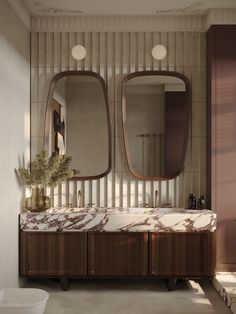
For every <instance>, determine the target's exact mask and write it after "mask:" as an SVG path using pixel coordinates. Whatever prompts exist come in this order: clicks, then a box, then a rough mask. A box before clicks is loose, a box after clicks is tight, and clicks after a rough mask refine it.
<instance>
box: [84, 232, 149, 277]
mask: <svg viewBox="0 0 236 314" xmlns="http://www.w3.org/2000/svg"><path fill="white" fill-rule="evenodd" d="M88 243H89V246H88V274H89V275H92V276H146V275H148V233H143V232H107V233H105V232H92V233H89V234H88Z"/></svg>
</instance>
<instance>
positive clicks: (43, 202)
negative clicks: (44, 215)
mask: <svg viewBox="0 0 236 314" xmlns="http://www.w3.org/2000/svg"><path fill="white" fill-rule="evenodd" d="M50 207H51V200H50V198H49V197H48V196H46V195H45V191H44V188H43V187H42V186H33V187H32V188H31V196H30V197H27V198H26V199H25V208H26V209H28V210H30V211H32V212H41V211H44V210H47V209H49V208H50Z"/></svg>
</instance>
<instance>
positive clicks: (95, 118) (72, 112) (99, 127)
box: [45, 71, 111, 179]
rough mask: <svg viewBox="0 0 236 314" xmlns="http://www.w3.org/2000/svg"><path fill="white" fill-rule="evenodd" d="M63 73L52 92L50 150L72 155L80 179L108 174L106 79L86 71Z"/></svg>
mask: <svg viewBox="0 0 236 314" xmlns="http://www.w3.org/2000/svg"><path fill="white" fill-rule="evenodd" d="M63 74H64V75H63ZM59 76H60V77H59V78H58V77H57V79H56V80H55V79H54V81H53V84H51V88H50V92H49V99H48V106H47V117H48V119H46V120H47V121H48V123H46V129H47V130H46V132H45V134H46V137H47V139H48V141H47V142H48V149H49V151H50V150H51V151H58V152H59V153H62V154H63V153H66V154H68V155H70V156H71V157H72V163H71V167H72V168H74V169H77V170H79V176H78V177H77V178H78V179H89V178H96V177H101V176H104V175H105V174H107V173H108V171H109V170H110V167H111V161H110V149H111V148H110V132H111V130H110V121H109V110H108V104H107V99H106V94H105V86H104V82H103V79H102V78H101V77H100V76H98V74H96V73H93V72H90V73H88V74H86V73H84V72H83V71H81V72H79V71H72V72H69V71H68V72H65V73H62V74H61V73H60V74H59ZM47 124H48V125H47ZM47 134H48V136H47Z"/></svg>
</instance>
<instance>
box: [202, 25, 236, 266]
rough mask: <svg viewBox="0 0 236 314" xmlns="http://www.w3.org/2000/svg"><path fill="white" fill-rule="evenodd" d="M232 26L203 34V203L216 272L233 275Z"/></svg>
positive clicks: (235, 137)
mask: <svg viewBox="0 0 236 314" xmlns="http://www.w3.org/2000/svg"><path fill="white" fill-rule="evenodd" d="M235 73H236V26H235V25H213V26H211V28H210V29H209V30H208V32H207V201H208V204H207V205H208V206H211V209H212V210H214V211H215V212H216V213H217V270H218V271H236V250H235V238H236V223H235V218H236V215H235V191H236V170H235V169H236V168H235V161H236V105H235V104H236V75H235Z"/></svg>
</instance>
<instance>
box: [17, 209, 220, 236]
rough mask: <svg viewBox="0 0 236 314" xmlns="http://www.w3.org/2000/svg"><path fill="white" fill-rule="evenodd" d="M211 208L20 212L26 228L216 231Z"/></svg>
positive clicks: (29, 229)
mask: <svg viewBox="0 0 236 314" xmlns="http://www.w3.org/2000/svg"><path fill="white" fill-rule="evenodd" d="M215 229H216V214H215V213H214V212H213V211H211V210H207V209H204V210H189V209H184V208H96V207H91V208H71V207H61V208H50V209H48V210H47V211H45V212H30V211H24V212H22V213H21V214H20V230H23V231H80V232H82V231H107V232H109V231H110V232H112V231H130V232H145V231H150V232H194V231H211V232H213V231H215Z"/></svg>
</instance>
